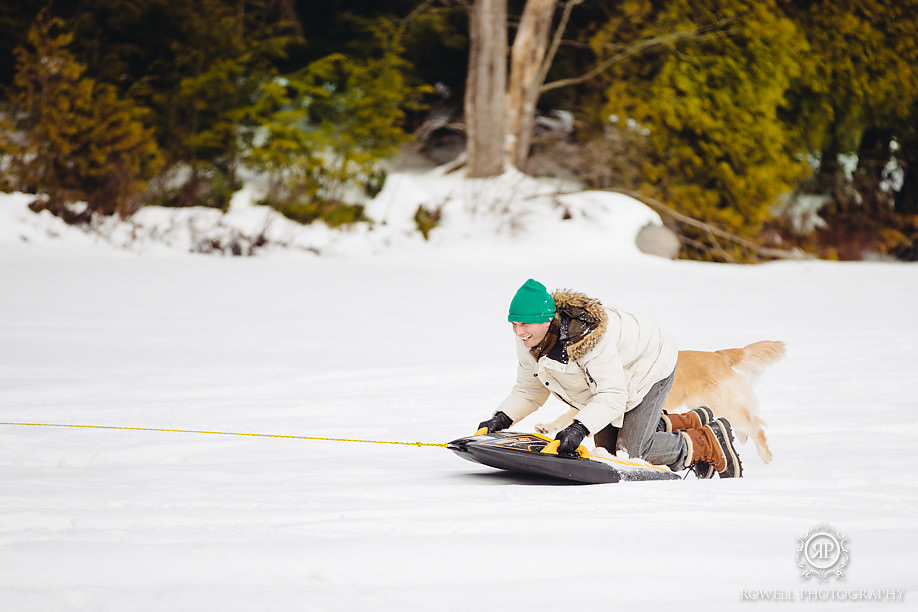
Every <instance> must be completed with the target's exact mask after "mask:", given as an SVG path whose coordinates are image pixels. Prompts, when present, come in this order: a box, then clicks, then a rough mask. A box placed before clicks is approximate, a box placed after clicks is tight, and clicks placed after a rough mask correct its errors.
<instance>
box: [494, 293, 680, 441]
mask: <svg viewBox="0 0 918 612" xmlns="http://www.w3.org/2000/svg"><path fill="white" fill-rule="evenodd" d="M552 297H553V298H554V299H555V304H556V305H557V306H558V310H559V312H563V311H565V309H568V308H570V307H575V308H582V309H584V310H585V311H586V312H588V313H589V314H590V315H591V316H592V317H593V318H595V319H596V320H597V324H596V326H595V328H594V329H592V331H590V332H589V333H588V334H587V335H586V336H585V337H584V338H583V339H581V340H580V341H578V342H576V343H571V344H569V345H568V346H567V357H568V362H567V363H561V362H559V361H556V360H554V359H552V358H550V357H548V356H547V355H546V356H543V357H541V358H540V359H539V360H538V362H537V361H536V360H535V357H534V356H533V355H532V353H531V352H530V351H529V349H527V348H526V347H525V346H523V343H522V341H521V340H517V355H518V356H519V367H518V369H517V379H516V384H515V385H514V387H513V391H511V393H510V395H509V396H508V397H507V398H506V399H505V400H504V401H503V403H501V405H500V406H499V407H498V409H497V410H499V411H503V412H504V413H505V414H506V415H507V416H509V417H510V418H511V419H513V422H514V423H515V422H517V421H519V420H521V419H523V418H525V417H526V416H528V415H530V414H532V413H533V412H535V411H536V410H538V409H539V408H540V407H541V406H542V405H543V404H544V403H545V401H546V400H547V399H548V398H549V396H550V395H551V394H554V395H555V396H557V397H558V398H559V399H561V400H562V401H563V402H565V403H566V404H568V405H569V406H571V407H573V408H575V409H577V410H579V413H578V415H577V417H576V418H577V420H578V421H580V422H581V423H583V425H584V426H586V428H587V429H588V430H589V432H590V434H595V433H596V432H598V431H599V430H601V429H603V428H604V427H605V426H607V425H609V424H612V425H614V426H615V427H621V426H622V419H623V417H624V415H625V412H627V411H628V410H630V409H632V408H634V407H635V406H637V405H638V404H640V403H641V401H642V400H643V399H644V396H645V395H647V392H648V391H650V388H651V387H652V386H653V385H654V384H655V383H657V382H659V381H661V380H663V379H664V378H666V377H667V376H669V375H670V374H672V373H673V371H674V370H675V368H676V358H677V356H678V350H677V348H676V343H675V342H674V341H673V339H672V338H671V337H670V336H669V334H667V333H666V332H665V331H664V330H663V329H661V328H660V326H659V325H657V324H656V323H655V322H654V321H653V320H652V319H649V318H646V317H641V316H637V315H633V314H630V313H627V312H624V311H621V310H617V309H614V308H605V307H603V306H602V304H600V303H599V301H598V300H595V299H593V298H589V297H587V296H585V295H583V294H581V293H575V292H570V291H556V292H555V293H554V294H552Z"/></svg>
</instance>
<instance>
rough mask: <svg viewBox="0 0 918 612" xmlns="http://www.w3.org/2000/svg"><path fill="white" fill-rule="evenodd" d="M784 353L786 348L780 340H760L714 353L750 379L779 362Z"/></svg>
mask: <svg viewBox="0 0 918 612" xmlns="http://www.w3.org/2000/svg"><path fill="white" fill-rule="evenodd" d="M786 352H787V348H786V346H785V344H784V343H783V342H781V341H780V340H762V341H760V342H753V343H752V344H749V345H747V346H745V347H743V348H739V349H724V350H722V351H716V353H717V354H719V355H722V356H723V357H725V358H726V359H727V361H728V362H729V364H730V367H733V368H736V369H737V370H741V371H742V372H743V373H745V374H747V375H749V376H752V377H756V376H758V375H759V374H760V373H761V372H762V370H763V369H765V368H766V367H768V366H770V365H771V364H773V363H775V362H776V361H779V360H780V359H781V358H782V357H784V354H785V353H786Z"/></svg>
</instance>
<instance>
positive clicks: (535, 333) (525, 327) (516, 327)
mask: <svg viewBox="0 0 918 612" xmlns="http://www.w3.org/2000/svg"><path fill="white" fill-rule="evenodd" d="M510 325H512V326H513V333H514V334H516V337H517V338H519V339H520V340H522V341H523V346H525V347H526V348H535V347H537V346H539V343H540V342H542V340H544V339H545V335H546V334H548V326H549V325H551V321H547V322H545V323H516V322H511V323H510Z"/></svg>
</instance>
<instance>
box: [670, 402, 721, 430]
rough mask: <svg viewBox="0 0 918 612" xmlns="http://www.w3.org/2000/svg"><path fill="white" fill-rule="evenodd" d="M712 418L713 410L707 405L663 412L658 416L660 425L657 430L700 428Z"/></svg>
mask: <svg viewBox="0 0 918 612" xmlns="http://www.w3.org/2000/svg"><path fill="white" fill-rule="evenodd" d="M713 420H714V412H713V411H712V410H711V409H710V408H708V407H707V406H700V407H698V408H693V409H692V410H689V411H688V412H682V413H676V412H673V413H665V412H664V413H663V415H662V416H661V417H660V421H661V427H657V431H666V432H672V431H685V430H686V429H701V428H702V427H704V426H705V425H707V424H708V423H710V422H711V421H713Z"/></svg>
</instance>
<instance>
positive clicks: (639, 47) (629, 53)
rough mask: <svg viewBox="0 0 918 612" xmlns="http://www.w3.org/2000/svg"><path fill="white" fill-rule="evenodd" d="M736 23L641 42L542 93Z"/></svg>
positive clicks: (548, 86) (728, 21)
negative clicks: (651, 51) (657, 49)
mask: <svg viewBox="0 0 918 612" xmlns="http://www.w3.org/2000/svg"><path fill="white" fill-rule="evenodd" d="M565 9H567V6H565ZM735 21H736V20H735V19H733V18H731V19H722V20H720V21H717V22H715V23H712V24H709V25H706V26H701V27H699V28H694V29H692V30H683V31H680V32H671V33H669V34H663V35H662V36H655V37H653V38H648V39H646V40H642V41H639V42H637V43H634V44H633V45H630V46H629V47H627V48H626V49H625V50H624V51H622V52H620V53H617V54H615V55H613V56H611V57H608V58H606V59H604V60H603V61H601V62H599V63H598V64H597V65H596V66H594V67H593V69H592V70H589V71H587V72H586V73H584V74H581V75H580V76H576V77H570V78H567V79H559V80H557V81H552V82H551V83H545V84H544V85H542V88H541V90H540V92H541V93H545V92H546V91H551V90H553V89H559V88H561V87H569V86H571V85H579V84H580V83H585V82H587V81H589V80H591V79H593V78H595V77H597V76H599V75H600V74H602V73H603V72H605V71H606V70H607V69H608V68H609V67H610V66H612V65H614V64H617V63H619V62H622V61H624V60H626V59H628V58H629V57H633V56H635V55H638V54H639V53H642V52H644V51H647V50H648V49H651V48H653V47H657V46H661V45H666V44H672V43H675V42H678V41H680V40H685V39H691V38H696V39H697V38H704V37H705V36H707V35H708V34H711V33H715V32H719V31H722V30H725V29H726V28H727V27H729V26H730V25H732V24H733V23H734V22H735ZM559 44H560V41H559Z"/></svg>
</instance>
